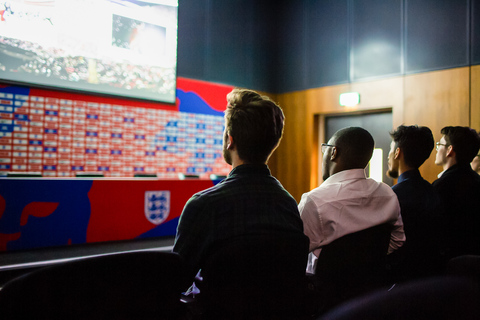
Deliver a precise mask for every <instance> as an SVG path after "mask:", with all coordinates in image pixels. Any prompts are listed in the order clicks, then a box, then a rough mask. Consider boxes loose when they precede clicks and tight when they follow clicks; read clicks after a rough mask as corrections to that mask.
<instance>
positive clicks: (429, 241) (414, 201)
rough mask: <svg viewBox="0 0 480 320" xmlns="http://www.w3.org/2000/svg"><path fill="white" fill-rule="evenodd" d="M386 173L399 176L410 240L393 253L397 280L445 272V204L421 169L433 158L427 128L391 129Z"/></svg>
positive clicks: (397, 187)
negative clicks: (443, 238) (421, 172)
mask: <svg viewBox="0 0 480 320" xmlns="http://www.w3.org/2000/svg"><path fill="white" fill-rule="evenodd" d="M390 137H391V138H392V143H391V144H390V152H389V154H388V171H387V175H388V176H389V177H391V178H394V179H397V178H398V181H397V184H396V185H394V186H393V187H392V190H393V191H394V192H395V194H396V195H397V197H398V201H399V203H400V209H401V212H402V219H403V224H404V229H405V235H406V238H407V240H406V241H405V244H404V245H403V246H402V247H401V248H400V249H399V250H397V251H396V252H395V253H394V254H392V255H390V257H389V258H390V265H391V268H392V276H393V277H394V280H395V281H406V280H411V279H414V278H420V277H426V276H433V275H436V274H439V273H441V272H443V263H442V258H443V257H442V254H441V248H442V246H441V237H440V235H441V234H442V228H443V223H441V219H442V218H443V215H442V208H443V207H442V206H441V203H440V198H439V196H438V194H437V193H436V192H435V190H434V189H433V187H432V185H431V184H430V183H429V182H428V181H426V180H425V179H423V178H422V176H421V174H420V171H419V168H420V166H421V165H422V164H423V163H424V162H425V161H426V160H427V159H428V158H429V157H430V154H431V153H432V150H433V147H434V145H435V140H434V139H433V134H432V131H431V130H430V129H429V128H428V127H419V126H416V125H413V126H404V125H401V126H399V127H397V129H395V130H394V131H392V132H390Z"/></svg>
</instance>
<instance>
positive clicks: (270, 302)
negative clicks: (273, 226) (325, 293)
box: [200, 233, 309, 319]
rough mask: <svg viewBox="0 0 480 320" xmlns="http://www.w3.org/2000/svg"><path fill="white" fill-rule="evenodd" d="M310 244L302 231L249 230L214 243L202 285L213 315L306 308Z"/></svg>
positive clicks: (269, 313) (271, 313)
mask: <svg viewBox="0 0 480 320" xmlns="http://www.w3.org/2000/svg"><path fill="white" fill-rule="evenodd" d="M308 246H309V240H308V238H307V237H306V236H305V235H303V234H302V233H273V234H249V235H244V236H241V237H235V238H232V239H229V240H227V241H224V242H222V243H219V244H217V245H215V246H213V247H212V248H211V250H210V251H209V254H208V255H207V258H206V259H205V261H204V263H203V265H202V272H201V274H202V276H203V279H204V281H203V283H202V284H201V285H200V290H201V294H200V296H201V301H202V303H203V304H204V305H205V307H206V309H207V312H208V315H209V318H228V319H231V318H235V317H236V318H248V317H255V316H260V315H263V316H268V318H272V317H273V318H280V317H283V316H285V315H286V314H292V313H295V314H298V313H301V312H303V309H302V308H303V307H302V306H303V303H304V295H305V293H306V282H305V280H306V278H305V268H306V263H307V256H308ZM274 314H277V316H274Z"/></svg>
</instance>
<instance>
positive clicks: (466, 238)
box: [433, 163, 480, 257]
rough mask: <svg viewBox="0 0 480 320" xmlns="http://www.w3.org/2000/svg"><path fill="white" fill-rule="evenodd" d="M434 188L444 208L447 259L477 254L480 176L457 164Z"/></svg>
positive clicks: (467, 166) (478, 247)
mask: <svg viewBox="0 0 480 320" xmlns="http://www.w3.org/2000/svg"><path fill="white" fill-rule="evenodd" d="M433 187H434V189H435V190H436V191H437V192H438V194H439V195H440V198H441V200H442V204H443V206H444V208H445V219H446V220H445V223H446V224H445V240H446V241H445V242H446V245H447V249H448V252H447V253H448V256H449V257H456V256H459V255H464V254H475V255H480V176H479V175H478V174H477V173H476V172H475V171H473V170H472V168H471V167H470V164H468V163H467V164H456V165H454V166H452V167H450V168H449V169H448V170H446V171H445V172H444V173H443V174H442V176H441V177H440V178H439V179H437V180H436V181H434V182H433Z"/></svg>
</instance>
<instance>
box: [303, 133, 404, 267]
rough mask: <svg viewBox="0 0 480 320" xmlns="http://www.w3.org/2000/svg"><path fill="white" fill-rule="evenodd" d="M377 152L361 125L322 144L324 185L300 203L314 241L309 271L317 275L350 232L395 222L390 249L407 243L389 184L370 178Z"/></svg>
mask: <svg viewBox="0 0 480 320" xmlns="http://www.w3.org/2000/svg"><path fill="white" fill-rule="evenodd" d="M373 148H374V140H373V137H372V136H371V135H370V133H369V132H368V131H367V130H365V129H363V128H360V127H349V128H344V129H341V130H339V131H337V132H336V133H335V134H334V135H333V137H332V138H331V139H330V140H329V141H328V143H326V144H322V153H323V163H322V170H323V180H324V182H323V183H322V184H321V185H320V186H319V187H317V188H315V189H313V190H312V191H310V192H307V193H305V194H303V195H302V199H301V201H300V203H299V205H298V208H299V210H300V215H301V218H302V220H303V225H304V229H305V234H306V235H307V236H308V237H309V239H310V256H309V263H308V271H309V272H311V273H314V271H315V267H316V260H317V258H318V257H319V256H320V255H321V250H322V248H323V247H324V246H326V245H328V244H329V243H331V242H333V241H334V240H336V239H338V238H340V237H342V236H344V235H347V234H350V233H355V232H357V231H360V230H364V229H368V228H370V227H373V226H376V225H381V224H385V223H389V224H391V225H392V228H393V231H392V233H391V238H390V246H389V250H388V251H389V252H393V251H394V250H396V249H398V248H399V247H401V246H402V244H403V242H404V241H405V234H404V231H403V223H402V218H401V216H400V206H399V204H398V200H397V196H396V195H395V193H394V192H393V191H392V189H391V188H390V187H389V186H388V185H387V184H385V183H383V182H377V181H375V180H373V179H370V178H367V177H366V175H365V167H366V166H367V164H368V162H369V161H370V158H371V157H372V154H373Z"/></svg>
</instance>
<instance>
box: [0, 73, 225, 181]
mask: <svg viewBox="0 0 480 320" xmlns="http://www.w3.org/2000/svg"><path fill="white" fill-rule="evenodd" d="M230 90H231V87H228V86H221V85H213V84H206V83H201V82H199V81H193V80H188V79H178V89H177V103H176V104H175V105H167V104H159V103H149V102H141V101H140V102H139V101H128V100H125V99H113V98H102V97H92V96H86V95H80V94H72V93H65V92H55V91H47V90H39V89H33V88H26V87H17V86H5V85H3V86H0V174H3V175H5V174H6V173H7V172H40V173H41V174H42V176H45V177H73V176H75V174H76V173H77V172H92V173H93V172H97V173H102V174H103V175H104V176H105V177H133V176H134V175H135V174H136V173H150V174H157V176H158V177H159V178H176V177H177V176H178V173H187V174H196V175H200V176H208V175H209V174H212V173H214V174H218V175H225V174H227V173H228V172H229V170H230V167H229V166H228V165H226V164H225V162H224V161H223V157H222V136H223V128H224V120H223V110H224V109H225V105H226V99H225V96H226V94H227V93H228V92H229V91H230ZM215 95H218V97H217V96H215Z"/></svg>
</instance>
